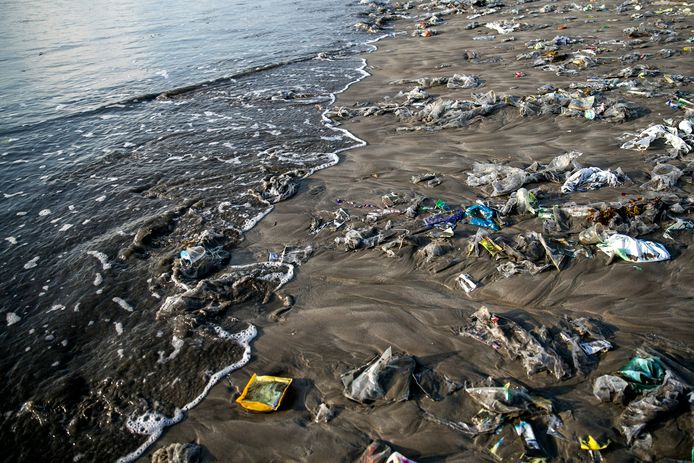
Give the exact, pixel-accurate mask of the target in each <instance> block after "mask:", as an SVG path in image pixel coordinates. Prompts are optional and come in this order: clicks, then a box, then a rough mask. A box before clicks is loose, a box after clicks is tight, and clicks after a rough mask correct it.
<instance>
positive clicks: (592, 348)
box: [578, 339, 612, 355]
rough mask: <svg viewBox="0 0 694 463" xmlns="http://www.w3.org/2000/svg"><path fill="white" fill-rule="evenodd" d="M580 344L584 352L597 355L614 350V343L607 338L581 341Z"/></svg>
mask: <svg viewBox="0 0 694 463" xmlns="http://www.w3.org/2000/svg"><path fill="white" fill-rule="evenodd" d="M578 345H579V346H581V349H583V352H585V353H586V354H588V355H595V354H597V353H600V352H607V351H608V350H612V343H611V342H610V341H607V340H606V339H598V340H596V341H590V342H579V343H578Z"/></svg>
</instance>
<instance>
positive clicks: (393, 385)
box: [340, 347, 415, 404]
mask: <svg viewBox="0 0 694 463" xmlns="http://www.w3.org/2000/svg"><path fill="white" fill-rule="evenodd" d="M414 368H415V360H414V358H413V357H411V356H409V355H393V352H392V349H391V348H390V347H388V349H386V350H385V351H384V352H383V354H381V355H380V356H379V357H378V358H376V359H374V360H373V361H371V362H369V363H368V364H366V365H364V366H361V367H359V368H357V369H354V370H351V371H348V372H347V373H345V374H343V375H342V376H341V377H340V378H341V380H342V384H343V385H344V391H343V393H344V395H345V397H347V398H348V399H351V400H354V401H355V402H359V403H361V404H368V403H373V402H376V401H381V402H386V403H387V402H401V401H403V400H407V399H408V398H409V396H410V379H411V377H412V372H413V371H414Z"/></svg>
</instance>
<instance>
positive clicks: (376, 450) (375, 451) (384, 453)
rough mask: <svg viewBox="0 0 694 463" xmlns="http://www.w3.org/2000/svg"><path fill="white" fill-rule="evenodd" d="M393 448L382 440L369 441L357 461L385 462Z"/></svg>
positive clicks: (361, 462)
mask: <svg viewBox="0 0 694 463" xmlns="http://www.w3.org/2000/svg"><path fill="white" fill-rule="evenodd" d="M392 452H393V450H392V449H391V448H390V446H389V445H388V444H386V443H385V442H383V441H380V440H375V441H373V442H371V443H370V444H369V445H368V446H367V447H366V448H365V449H364V452H362V454H361V456H360V457H359V460H357V461H358V463H385V461H386V460H387V459H388V457H389V456H390V454H391V453H392Z"/></svg>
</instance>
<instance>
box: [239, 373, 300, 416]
mask: <svg viewBox="0 0 694 463" xmlns="http://www.w3.org/2000/svg"><path fill="white" fill-rule="evenodd" d="M291 383H292V379H291V378H279V377H277V376H256V374H255V373H253V376H251V379H250V380H249V381H248V384H246V387H245V388H244V389H243V392H242V393H241V395H240V396H239V398H238V399H236V403H237V404H239V405H241V406H242V407H243V408H245V409H246V410H253V411H255V412H274V411H275V410H277V409H278V408H279V406H280V404H281V403H282V399H283V398H284V394H285V393H286V392H287V389H289V385H290V384H291Z"/></svg>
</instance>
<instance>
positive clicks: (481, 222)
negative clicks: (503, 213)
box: [465, 204, 501, 231]
mask: <svg viewBox="0 0 694 463" xmlns="http://www.w3.org/2000/svg"><path fill="white" fill-rule="evenodd" d="M496 215H497V214H496V211H495V210H494V209H492V208H490V207H487V206H483V205H481V204H475V205H473V206H470V207H468V208H467V209H466V210H465V216H466V217H467V219H468V221H469V222H470V223H471V224H472V225H477V226H478V227H484V228H490V229H492V230H494V231H498V230H499V229H500V228H501V227H499V224H498V223H497V222H496V221H495V220H494V219H495V218H496Z"/></svg>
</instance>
